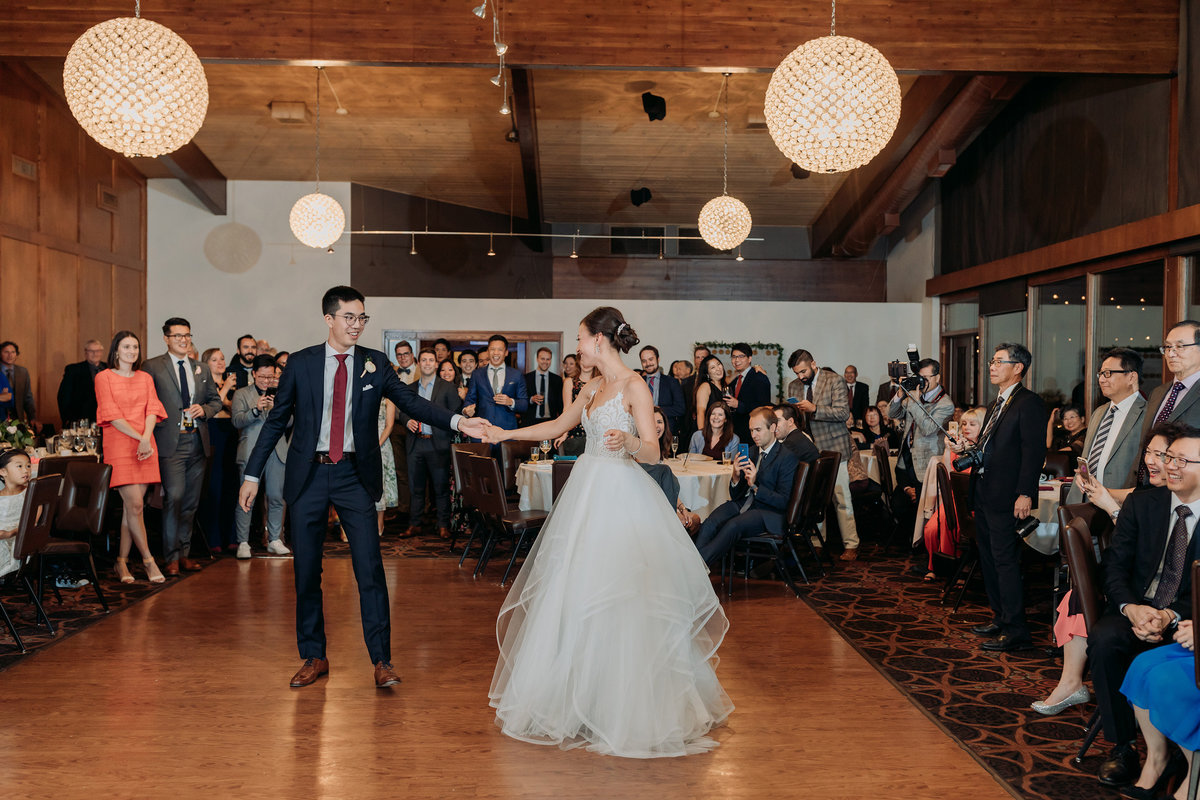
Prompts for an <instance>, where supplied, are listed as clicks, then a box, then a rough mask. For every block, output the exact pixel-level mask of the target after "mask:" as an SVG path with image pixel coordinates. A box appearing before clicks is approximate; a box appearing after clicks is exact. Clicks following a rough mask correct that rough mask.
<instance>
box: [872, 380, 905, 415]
mask: <svg viewBox="0 0 1200 800" xmlns="http://www.w3.org/2000/svg"><path fill="white" fill-rule="evenodd" d="M899 390H900V384H898V383H896V379H895V378H892V377H890V376H889V377H888V380H887V382H886V383H881V384H879V389H878V390H876V392H875V405H876V406H878V405H879V404H880V403H891V402H892V398H893V397H894V396H895V395H896V392H898V391H899ZM883 413H884V414H887V410H886V408H885V410H884V412H883Z"/></svg>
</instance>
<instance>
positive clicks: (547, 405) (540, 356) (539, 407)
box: [521, 347, 563, 427]
mask: <svg viewBox="0 0 1200 800" xmlns="http://www.w3.org/2000/svg"><path fill="white" fill-rule="evenodd" d="M553 362H554V353H552V352H550V348H548V347H539V348H538V351H537V369H535V370H532V371H531V372H526V373H525V393H526V394H528V395H529V410H528V411H526V412H525V413H524V414H522V415H521V425H522V427H527V426H529V425H536V424H537V423H539V422H542V421H543V420H548V419H554V418H555V417H557V416H558V415H559V414H561V413H562V412H563V379H562V376H561V375H558V374H556V373H553V372H551V371H550V365H551V364H552V363H553Z"/></svg>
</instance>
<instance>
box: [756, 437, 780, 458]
mask: <svg viewBox="0 0 1200 800" xmlns="http://www.w3.org/2000/svg"><path fill="white" fill-rule="evenodd" d="M775 442H776V440H775V439H771V441H770V443H769V444H768V445H767V446H766V447H760V448H758V450H759V453H758V454H759V455H760V456H762V457H763V458H766V457H767V453H769V452H771V450H772V448H774V447H775Z"/></svg>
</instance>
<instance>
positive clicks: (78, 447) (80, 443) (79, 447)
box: [71, 434, 87, 453]
mask: <svg viewBox="0 0 1200 800" xmlns="http://www.w3.org/2000/svg"><path fill="white" fill-rule="evenodd" d="M71 445H72V448H73V449H74V450H75V452H76V453H82V452H83V450H84V448H85V447H87V442H86V441H84V438H83V436H82V435H81V434H76V436H75V441H74V442H72V443H71Z"/></svg>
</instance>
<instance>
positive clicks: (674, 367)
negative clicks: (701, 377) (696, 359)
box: [671, 359, 695, 388]
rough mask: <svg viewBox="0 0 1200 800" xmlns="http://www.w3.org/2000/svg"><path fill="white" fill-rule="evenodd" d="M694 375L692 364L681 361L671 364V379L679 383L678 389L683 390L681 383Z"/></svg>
mask: <svg viewBox="0 0 1200 800" xmlns="http://www.w3.org/2000/svg"><path fill="white" fill-rule="evenodd" d="M694 374H695V368H694V367H692V362H690V361H684V360H682V359H680V360H678V361H672V362H671V377H672V378H674V379H675V380H677V381H679V386H680V388H683V382H684V381H685V380H687V379H688V378H690V377H691V376H692V375H694Z"/></svg>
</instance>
